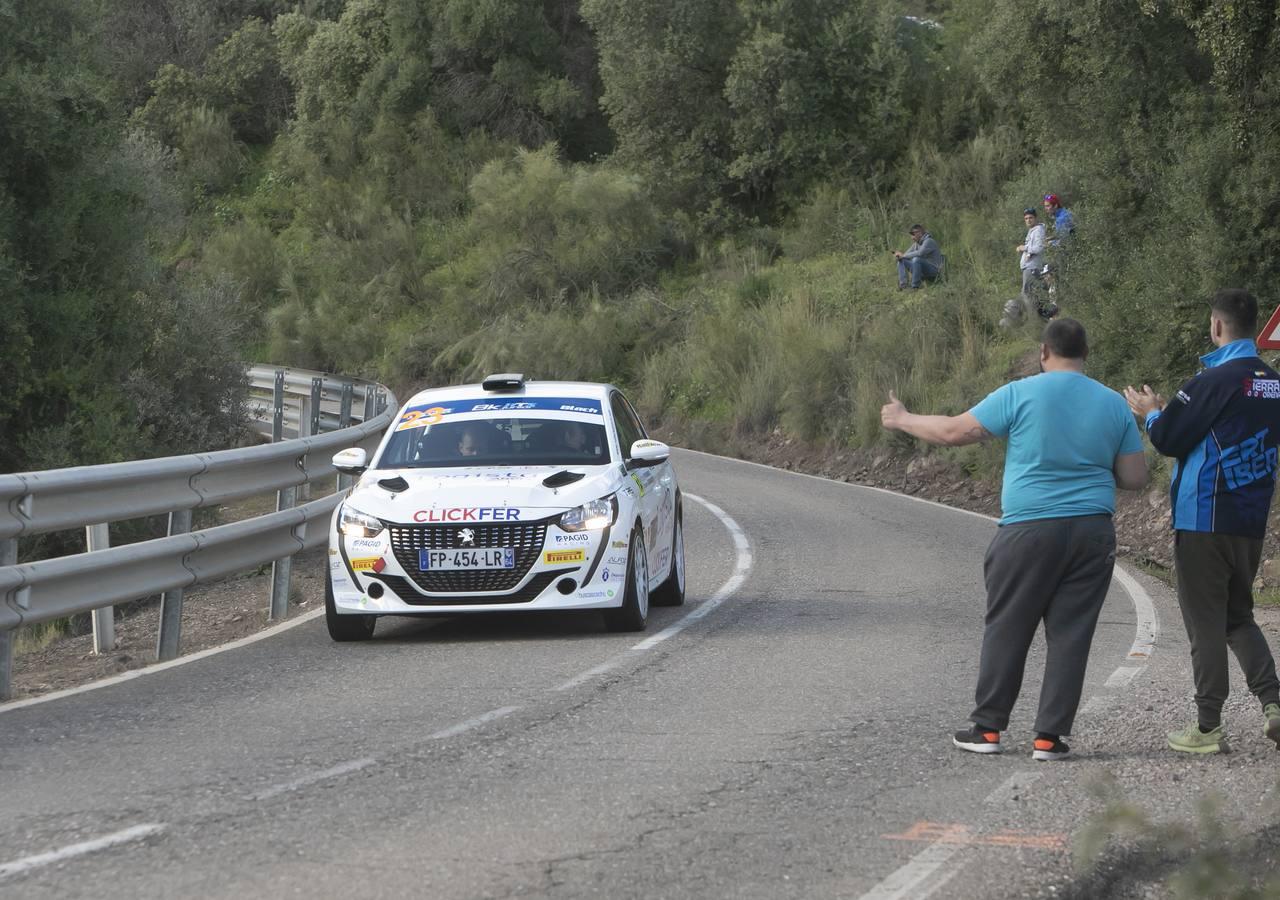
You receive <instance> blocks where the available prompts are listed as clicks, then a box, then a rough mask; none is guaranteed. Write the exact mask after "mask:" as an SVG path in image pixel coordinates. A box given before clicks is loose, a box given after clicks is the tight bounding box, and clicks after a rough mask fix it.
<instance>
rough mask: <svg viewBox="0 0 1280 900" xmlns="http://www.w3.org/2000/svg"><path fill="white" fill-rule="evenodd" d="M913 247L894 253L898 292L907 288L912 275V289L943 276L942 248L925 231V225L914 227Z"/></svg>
mask: <svg viewBox="0 0 1280 900" xmlns="http://www.w3.org/2000/svg"><path fill="white" fill-rule="evenodd" d="M909 233H910V235H911V246H910V247H908V248H907V249H906V250H895V251H893V256H894V259H896V260H897V261H898V290H900V291H901V290H905V289H906V287H907V275H908V274H910V275H911V287H913V288H919V287H923V286H924V282H925V281H933V280H934V279H935V278H937V277H938V276H939V275H941V274H942V248H941V247H939V246H938V242H937V241H935V240H934V239H933V235H931V234H929V232H927V231H925V230H924V226H923V225H912V226H911V228H910V230H909Z"/></svg>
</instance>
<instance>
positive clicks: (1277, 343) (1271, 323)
mask: <svg viewBox="0 0 1280 900" xmlns="http://www.w3.org/2000/svg"><path fill="white" fill-rule="evenodd" d="M1258 349H1259V350H1280V306H1277V307H1276V311H1275V312H1273V313H1272V314H1271V318H1270V319H1267V324H1266V325H1263V326H1262V330H1261V331H1259V332H1258Z"/></svg>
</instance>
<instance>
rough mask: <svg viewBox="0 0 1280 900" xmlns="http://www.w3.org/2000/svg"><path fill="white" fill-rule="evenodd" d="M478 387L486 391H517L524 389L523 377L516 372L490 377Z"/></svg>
mask: <svg viewBox="0 0 1280 900" xmlns="http://www.w3.org/2000/svg"><path fill="white" fill-rule="evenodd" d="M480 386H481V387H482V388H484V389H485V390H486V391H495V392H506V391H519V390H522V389H523V388H524V375H523V374H521V373H516V372H507V373H505V374H502V375H490V376H489V377H488V378H486V379H485V380H484V381H482V382H481V383H480Z"/></svg>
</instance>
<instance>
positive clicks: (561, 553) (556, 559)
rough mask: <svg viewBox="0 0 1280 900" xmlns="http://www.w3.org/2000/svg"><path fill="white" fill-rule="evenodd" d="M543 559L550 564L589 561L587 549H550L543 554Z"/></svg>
mask: <svg viewBox="0 0 1280 900" xmlns="http://www.w3.org/2000/svg"><path fill="white" fill-rule="evenodd" d="M542 561H543V562H544V563H546V564H547V565H549V566H561V565H564V564H565V563H581V562H586V561H587V551H586V550H548V551H547V552H546V553H544V554H542Z"/></svg>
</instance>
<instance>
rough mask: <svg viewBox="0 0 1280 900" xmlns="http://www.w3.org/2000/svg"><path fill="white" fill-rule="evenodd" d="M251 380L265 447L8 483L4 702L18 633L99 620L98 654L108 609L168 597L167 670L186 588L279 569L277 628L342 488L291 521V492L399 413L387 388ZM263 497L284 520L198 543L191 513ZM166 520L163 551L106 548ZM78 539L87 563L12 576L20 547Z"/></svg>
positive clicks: (324, 473) (278, 375) (154, 544)
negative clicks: (302, 557) (114, 536)
mask: <svg viewBox="0 0 1280 900" xmlns="http://www.w3.org/2000/svg"><path fill="white" fill-rule="evenodd" d="M249 379H250V385H251V400H250V416H251V425H252V427H253V428H254V430H255V431H257V432H258V433H259V434H262V435H264V436H269V437H271V438H272V439H273V441H274V442H273V443H271V444H265V445H262V446H256V447H245V448H239V449H234V450H222V451H217V452H213V453H194V454H190V455H187V456H173V457H167V458H163V459H150V460H137V461H133V462H124V463H111V464H108V465H102V466H78V467H74V468H69V469H55V470H52V471H46V472H24V473H20V474H14V475H0V700H6V699H8V698H9V696H10V694H11V684H10V673H11V663H12V652H13V635H14V632H15V629H17V628H18V627H20V626H22V625H31V624H35V623H38V622H45V621H49V620H50V619H56V618H61V617H64V616H69V615H74V614H77V613H84V612H93V613H94V628H95V630H94V634H95V650H97V651H98V652H102V651H104V650H109V649H113V648H114V643H115V642H114V632H113V630H112V623H113V621H114V620H113V617H112V610H111V606H112V605H113V604H116V603H121V602H125V601H128V600H133V599H137V598H140V597H146V596H150V595H153V594H157V593H161V592H164V597H163V599H162V601H161V625H160V635H159V637H158V639H157V655H158V656H159V658H161V659H169V658H172V657H174V656H176V655H177V654H178V647H179V640H180V628H181V602H182V593H181V592H182V590H183V589H184V588H187V587H190V586H192V585H195V584H200V583H202V582H206V581H210V580H213V579H216V578H221V577H224V576H226V575H230V574H233V573H235V572H239V571H244V570H246V569H251V568H254V567H256V566H259V565H262V564H264V563H267V562H272V563H274V565H275V570H274V573H273V578H272V596H271V617H272V618H279V617H283V615H284V614H285V612H286V609H287V603H288V591H289V580H290V566H289V563H290V561H291V557H292V556H293V554H295V553H297V552H298V551H300V550H303V549H306V548H309V547H314V546H319V545H320V544H322V543H324V541H325V540H326V537H327V527H325V526H326V524H327V522H328V518H329V516H330V515H331V514H332V512H333V510H334V508H335V507H336V506H337V505H338V503H339V502H340V501H341V499H342V496H343V494H344V493H345V492H344V491H343V490H342V488H343V487H344V483H343V476H338V478H339V481H338V488H339V490H338V492H336V493H333V494H330V495H328V496H325V497H322V498H320V499H318V500H314V501H311V502H308V503H303V504H302V505H300V506H296V507H295V499H296V497H297V492H298V491H299V490H301V491H304V492H305V491H308V490H310V487H311V486H312V485H314V484H315V483H316V482H317V480H318V479H322V478H325V477H333V476H334V474H335V471H334V468H333V463H332V456H333V454H334V452H336V451H337V450H340V449H343V448H345V447H352V446H359V447H365V448H367V449H370V450H372V449H373V447H374V446H376V445H377V443H378V441H379V440H380V439H381V437H382V434H383V432H384V431H385V430H386V427H387V426H388V425H389V424H390V422H391V418H392V415H393V413H394V410H395V407H396V401H395V397H394V395H392V394H391V392H390V391H389V390H387V388H385V387H384V386H382V385H380V384H376V383H373V382H367V381H361V380H358V379H349V378H338V377H335V376H332V375H324V374H322V373H319V372H310V371H306V370H298V369H292V370H290V369H277V368H273V367H269V366H253V367H251V368H250V369H249ZM353 407H356V408H355V409H353ZM353 422H354V423H355V424H352V423H353ZM326 428H328V429H337V430H329V431H327V432H326V431H325V429H326ZM286 436H291V439H284V438H285V437H286ZM269 491H277V511H276V512H274V513H269V514H267V515H264V516H258V517H256V518H253V519H248V520H245V521H242V522H235V523H231V524H228V525H220V526H217V527H214V528H208V529H204V530H201V531H195V532H192V531H191V511H192V510H194V509H198V508H201V507H206V506H213V505H217V504H222V503H226V502H228V501H232V500H238V499H243V498H245V497H250V496H254V495H258V494H263V493H267V492H269ZM165 513H168V514H169V535H168V536H167V537H162V538H157V539H154V540H150V541H142V542H139V543H136V544H128V545H125V546H121V547H110V548H108V547H107V546H106V544H107V539H106V534H107V528H106V526H105V525H104V524H103V523H110V522H118V521H123V520H126V519H136V518H140V517H143V516H153V515H160V514H165ZM317 523H318V524H317ZM313 524H315V525H316V527H311V526H312V525H313ZM73 528H85V529H86V534H87V541H88V544H89V549H90V552H86V553H80V554H76V555H73V556H66V557H60V558H57V559H47V560H40V561H38V562H31V563H19V562H18V560H17V539H18V538H20V537H24V536H27V535H34V534H44V533H48V532H52V531H63V530H67V529H73Z"/></svg>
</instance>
